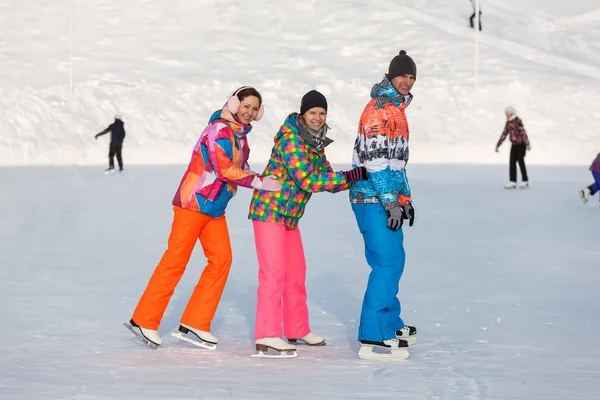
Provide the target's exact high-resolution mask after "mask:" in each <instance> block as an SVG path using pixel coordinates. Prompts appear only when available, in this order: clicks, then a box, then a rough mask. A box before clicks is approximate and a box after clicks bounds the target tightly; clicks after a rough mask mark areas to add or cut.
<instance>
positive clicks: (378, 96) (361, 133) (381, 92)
mask: <svg viewBox="0 0 600 400" xmlns="http://www.w3.org/2000/svg"><path fill="white" fill-rule="evenodd" d="M411 100H412V95H411V94H409V95H407V96H403V95H401V94H400V93H398V91H396V89H395V88H394V87H393V86H392V84H391V83H390V81H389V80H388V78H387V77H384V78H383V80H382V81H381V82H380V83H378V84H375V86H373V88H372V89H371V101H369V103H368V104H367V106H366V107H365V109H364V111H363V113H362V115H361V116H360V121H359V123H358V135H357V137H356V141H355V142H354V153H353V156H352V166H353V167H360V166H364V167H365V168H366V169H367V176H368V177H369V179H368V180H366V181H358V182H353V183H351V184H350V202H352V203H358V204H360V203H381V204H382V205H383V207H384V208H385V209H386V210H389V209H391V208H393V207H395V206H398V205H405V204H406V203H408V202H410V201H412V200H411V192H410V186H409V185H408V179H407V177H406V170H405V167H406V163H407V162H408V136H409V135H408V122H407V120H406V114H405V113H404V110H405V109H406V107H408V105H409V104H410V101H411Z"/></svg>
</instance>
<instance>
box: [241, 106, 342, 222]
mask: <svg viewBox="0 0 600 400" xmlns="http://www.w3.org/2000/svg"><path fill="white" fill-rule="evenodd" d="M298 118H299V117H298V114H297V113H292V114H290V115H289V116H288V117H287V118H286V120H285V121H284V123H283V125H281V128H280V129H279V132H277V134H276V135H275V145H274V146H273V149H272V151H271V157H270V159H269V162H268V164H267V166H266V168H265V170H264V172H263V176H267V175H275V176H276V177H277V179H278V180H279V182H281V183H282V184H283V188H282V189H281V191H279V192H267V191H265V190H255V191H254V195H253V196H252V201H251V202H250V212H249V215H248V218H250V219H251V220H255V221H265V222H275V223H279V224H284V225H285V226H286V227H288V228H290V229H293V228H296V227H297V226H298V221H299V220H300V218H302V215H303V214H304V209H305V207H306V203H307V202H308V200H309V199H310V197H311V196H312V194H313V193H316V192H325V191H327V192H332V193H334V192H339V191H342V190H347V189H348V184H347V183H346V179H345V178H344V174H343V173H342V172H334V171H333V169H332V168H331V165H330V164H329V162H328V161H327V159H326V157H325V152H324V150H322V149H321V150H317V148H316V147H315V146H314V144H313V143H311V141H310V138H306V137H303V136H302V134H301V132H300V129H299V128H298Z"/></svg>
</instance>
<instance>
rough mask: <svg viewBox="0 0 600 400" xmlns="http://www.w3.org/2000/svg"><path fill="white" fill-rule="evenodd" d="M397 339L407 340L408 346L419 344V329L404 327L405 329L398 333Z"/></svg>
mask: <svg viewBox="0 0 600 400" xmlns="http://www.w3.org/2000/svg"><path fill="white" fill-rule="evenodd" d="M396 337H397V338H398V339H400V340H406V342H407V343H408V344H411V345H412V344H415V343H417V328H415V327H414V326H408V325H404V328H402V329H400V330H399V331H396Z"/></svg>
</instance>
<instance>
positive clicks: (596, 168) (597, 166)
mask: <svg viewBox="0 0 600 400" xmlns="http://www.w3.org/2000/svg"><path fill="white" fill-rule="evenodd" d="M590 171H592V172H600V153H598V155H597V156H596V159H595V160H594V162H592V165H590Z"/></svg>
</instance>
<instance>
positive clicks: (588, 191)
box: [579, 153, 600, 203]
mask: <svg viewBox="0 0 600 400" xmlns="http://www.w3.org/2000/svg"><path fill="white" fill-rule="evenodd" d="M590 171H591V172H592V176H593V177H594V183H592V184H591V185H590V186H588V187H586V188H584V189H582V190H581V191H580V192H579V195H580V196H581V200H582V201H583V202H584V203H587V202H588V200H589V199H590V197H591V196H593V195H594V194H596V193H597V192H598V191H600V153H598V155H597V156H596V158H595V159H594V161H593V162H592V165H590Z"/></svg>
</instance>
